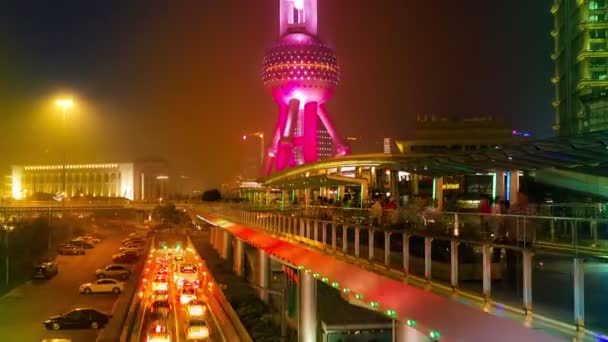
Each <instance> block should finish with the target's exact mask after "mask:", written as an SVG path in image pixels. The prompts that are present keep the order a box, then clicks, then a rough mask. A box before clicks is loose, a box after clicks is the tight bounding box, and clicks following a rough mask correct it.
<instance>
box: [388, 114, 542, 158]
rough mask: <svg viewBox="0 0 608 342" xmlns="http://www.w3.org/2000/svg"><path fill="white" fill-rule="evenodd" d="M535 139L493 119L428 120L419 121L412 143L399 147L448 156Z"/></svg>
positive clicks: (404, 142)
mask: <svg viewBox="0 0 608 342" xmlns="http://www.w3.org/2000/svg"><path fill="white" fill-rule="evenodd" d="M531 136H532V135H531V134H530V133H528V132H525V131H520V130H514V129H513V128H512V127H511V126H510V125H509V124H507V123H505V122H502V121H499V120H495V119H494V118H492V117H473V118H466V119H451V118H438V117H434V116H431V117H428V116H424V117H418V119H417V121H416V129H415V130H414V135H413V136H412V137H411V138H410V139H402V140H397V141H396V142H395V143H396V145H397V149H398V150H399V152H401V153H406V154H410V153H419V154H444V153H453V152H467V151H479V150H485V149H489V148H492V147H494V146H496V145H505V144H512V143H516V142H518V141H521V140H522V139H527V138H530V137H531Z"/></svg>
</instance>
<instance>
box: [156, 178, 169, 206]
mask: <svg viewBox="0 0 608 342" xmlns="http://www.w3.org/2000/svg"><path fill="white" fill-rule="evenodd" d="M156 179H157V180H159V181H160V201H161V202H162V201H163V197H165V188H164V184H165V180H167V179H169V176H165V175H160V176H156Z"/></svg>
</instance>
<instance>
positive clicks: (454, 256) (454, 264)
mask: <svg viewBox="0 0 608 342" xmlns="http://www.w3.org/2000/svg"><path fill="white" fill-rule="evenodd" d="M459 244H460V242H459V241H457V240H454V239H452V241H450V257H451V258H450V269H451V272H450V284H451V285H452V288H453V289H456V288H458V245H459Z"/></svg>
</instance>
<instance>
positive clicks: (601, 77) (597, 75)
mask: <svg viewBox="0 0 608 342" xmlns="http://www.w3.org/2000/svg"><path fill="white" fill-rule="evenodd" d="M591 78H592V79H594V80H597V81H605V80H608V73H606V71H600V72H593V73H591Z"/></svg>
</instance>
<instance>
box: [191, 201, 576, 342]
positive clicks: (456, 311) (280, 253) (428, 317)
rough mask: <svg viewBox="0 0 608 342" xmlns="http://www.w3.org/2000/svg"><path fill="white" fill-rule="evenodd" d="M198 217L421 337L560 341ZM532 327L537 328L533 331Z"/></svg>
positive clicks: (550, 333) (280, 239)
mask: <svg viewBox="0 0 608 342" xmlns="http://www.w3.org/2000/svg"><path fill="white" fill-rule="evenodd" d="M198 214H199V215H202V216H200V217H202V218H204V219H205V220H206V221H208V222H211V223H212V224H214V225H216V226H217V227H219V228H221V229H225V230H227V231H229V232H230V233H231V234H233V235H235V236H236V237H238V238H239V239H242V240H244V241H246V242H247V243H249V244H251V245H253V246H255V247H257V248H261V249H264V250H265V251H267V252H268V253H269V254H270V255H271V256H273V257H275V258H277V259H279V260H281V261H282V262H284V263H286V264H289V265H292V266H293V267H297V268H299V269H303V270H305V271H306V272H310V273H312V274H314V276H315V277H317V278H318V279H319V280H320V281H324V282H327V283H329V284H331V285H332V286H333V287H335V288H337V289H339V290H341V291H342V292H343V293H344V294H346V295H347V296H349V297H350V298H351V300H353V301H355V302H357V301H358V302H360V304H361V305H364V306H366V307H368V308H370V309H372V310H378V311H380V312H384V313H385V314H386V315H387V316H388V317H391V318H394V319H398V320H400V321H403V322H408V321H409V322H415V328H416V329H417V330H419V331H421V332H423V333H425V334H427V335H428V334H430V333H431V332H432V331H433V332H439V333H440V334H441V335H442V340H447V341H456V340H463V341H482V340H483V341H514V340H522V341H554V340H557V339H558V338H559V337H562V338H565V337H566V336H565V335H563V332H559V331H558V330H549V329H543V330H542V331H540V330H535V329H531V328H529V327H526V326H525V325H524V324H523V323H521V322H516V321H514V320H510V319H505V318H501V317H497V316H495V315H491V314H488V313H486V312H483V311H481V310H478V309H476V308H474V307H470V306H466V305H463V304H461V303H458V302H456V301H454V300H452V299H450V298H446V297H443V296H440V295H437V294H435V293H432V292H430V291H427V290H424V289H419V288H416V287H414V286H411V285H408V284H407V282H403V281H400V280H395V279H393V278H391V277H388V276H386V275H383V274H379V273H377V272H375V271H373V270H368V269H364V268H362V267H361V266H360V265H357V264H353V263H351V262H347V261H345V260H341V259H340V258H337V257H336V256H334V255H331V254H327V253H324V252H323V251H322V250H315V249H312V248H308V247H305V246H303V245H301V244H299V243H297V241H295V240H290V239H286V238H285V237H286V236H285V235H284V234H281V235H283V236H280V235H277V234H275V233H269V232H264V231H261V230H260V229H256V228H253V227H251V226H250V225H247V224H241V223H237V222H236V221H227V220H226V219H224V218H223V217H220V216H216V215H213V214H210V213H209V212H199V213H198ZM536 328H538V326H536Z"/></svg>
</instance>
